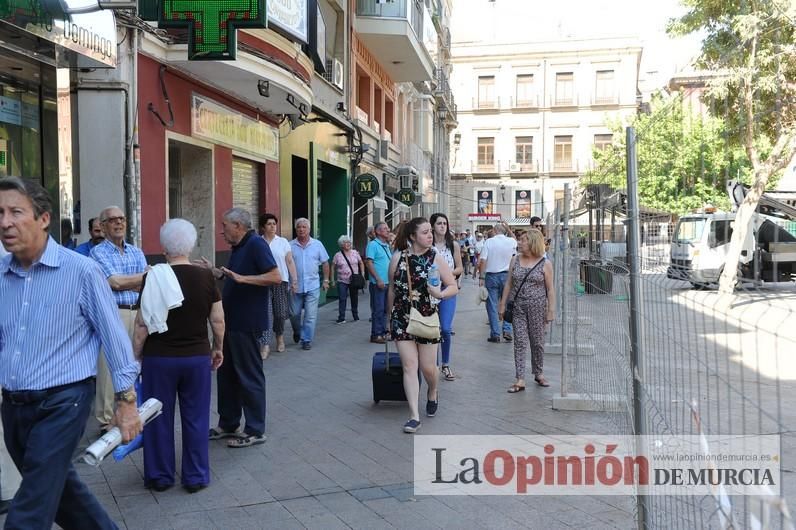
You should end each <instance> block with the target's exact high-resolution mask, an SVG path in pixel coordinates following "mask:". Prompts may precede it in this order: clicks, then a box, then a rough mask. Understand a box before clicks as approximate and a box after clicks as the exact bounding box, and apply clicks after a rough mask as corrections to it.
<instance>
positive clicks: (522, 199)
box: [514, 190, 531, 217]
mask: <svg viewBox="0 0 796 530" xmlns="http://www.w3.org/2000/svg"><path fill="white" fill-rule="evenodd" d="M530 216H531V191H530V190H515V191H514V217H530Z"/></svg>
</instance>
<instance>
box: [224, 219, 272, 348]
mask: <svg viewBox="0 0 796 530" xmlns="http://www.w3.org/2000/svg"><path fill="white" fill-rule="evenodd" d="M227 268H228V269H229V270H231V271H233V272H236V273H238V274H241V275H243V276H258V275H260V274H265V273H266V272H268V271H270V270H272V269H275V268H276V261H274V255H273V254H272V253H271V247H269V246H268V243H266V242H265V239H263V238H261V237H260V236H258V235H256V234H255V233H254V231H253V230H250V231H249V232H248V233H247V234H246V235H245V236H243V239H241V240H240V242H239V243H238V244H237V245H235V246H233V247H232V253H231V254H230V256H229V262H228V264H227ZM267 301H268V287H266V286H263V285H249V284H244V283H236V282H235V280H233V279H232V278H225V279H224V287H223V302H224V317H225V319H226V330H227V331H245V332H254V333H260V332H262V331H265V330H267V329H268V328H269V321H268V311H266V307H267V305H266V304H267Z"/></svg>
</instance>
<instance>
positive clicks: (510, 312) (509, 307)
mask: <svg viewBox="0 0 796 530" xmlns="http://www.w3.org/2000/svg"><path fill="white" fill-rule="evenodd" d="M544 261H545V258H542V259H540V260H539V261H538V262H537V263H536V265H534V266H533V268H531V270H529V271H528V272H527V273H526V274H525V277H524V278H523V279H522V281H521V282H520V286H519V287H518V288H517V290H516V291H515V292H517V293H519V292H520V289H522V286H523V285H525V280H527V279H528V276H530V275H531V273H532V272H533V271H535V270H536V267H538V266H539V265H541V264H542V263H544ZM519 262H520V261H519V258H517V261H516V262H515V263H514V266H515V267H516V266H517V264H518V263H519ZM513 320H514V299H513V298H512V299H510V300H508V301H507V302H506V310H505V311H503V322H508V323H509V324H511V323H512V321H513Z"/></svg>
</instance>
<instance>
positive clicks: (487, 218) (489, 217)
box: [467, 213, 502, 223]
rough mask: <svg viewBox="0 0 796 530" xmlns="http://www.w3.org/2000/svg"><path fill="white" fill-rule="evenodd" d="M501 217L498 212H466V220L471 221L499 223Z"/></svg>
mask: <svg viewBox="0 0 796 530" xmlns="http://www.w3.org/2000/svg"><path fill="white" fill-rule="evenodd" d="M501 219H502V217H501V216H500V214H499V213H468V214H467V220H468V221H470V222H471V223H472V222H478V221H483V222H487V223H499V222H500V221H501Z"/></svg>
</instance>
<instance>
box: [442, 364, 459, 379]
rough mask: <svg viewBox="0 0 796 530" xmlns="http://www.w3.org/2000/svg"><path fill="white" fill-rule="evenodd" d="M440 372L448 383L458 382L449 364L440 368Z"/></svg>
mask: <svg viewBox="0 0 796 530" xmlns="http://www.w3.org/2000/svg"><path fill="white" fill-rule="evenodd" d="M440 372H442V377H444V378H445V380H446V381H455V380H456V376H455V375H453V370H451V367H450V366H448V365H447V364H445V365H443V366H442V368H440Z"/></svg>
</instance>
